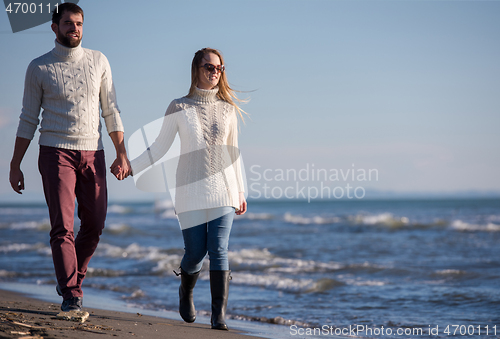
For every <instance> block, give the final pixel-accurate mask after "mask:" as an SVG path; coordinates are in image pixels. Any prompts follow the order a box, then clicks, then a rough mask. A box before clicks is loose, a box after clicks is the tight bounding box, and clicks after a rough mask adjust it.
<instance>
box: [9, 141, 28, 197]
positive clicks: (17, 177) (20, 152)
mask: <svg viewBox="0 0 500 339" xmlns="http://www.w3.org/2000/svg"><path fill="white" fill-rule="evenodd" d="M30 142H31V140H28V139H25V138H20V137H16V142H15V144H14V154H13V155H12V160H11V161H10V173H9V181H10V185H11V186H12V189H13V190H14V191H16V192H17V193H19V194H23V193H22V192H21V190H24V174H23V172H22V171H21V161H22V160H23V157H24V154H25V153H26V150H27V149H28V146H29V145H30Z"/></svg>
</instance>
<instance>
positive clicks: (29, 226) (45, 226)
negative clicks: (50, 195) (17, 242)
mask: <svg viewBox="0 0 500 339" xmlns="http://www.w3.org/2000/svg"><path fill="white" fill-rule="evenodd" d="M9 228H10V229H12V230H40V231H43V230H50V222H49V220H48V219H44V220H42V221H24V222H15V223H12V224H10V226H9Z"/></svg>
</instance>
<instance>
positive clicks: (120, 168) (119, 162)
mask: <svg viewBox="0 0 500 339" xmlns="http://www.w3.org/2000/svg"><path fill="white" fill-rule="evenodd" d="M110 169H111V173H113V175H114V176H115V177H116V179H118V180H123V179H125V178H126V177H128V176H129V175H131V174H132V167H131V166H130V162H129V161H128V158H127V156H126V155H119V156H117V157H116V159H115V161H114V162H113V164H112V165H111V167H110Z"/></svg>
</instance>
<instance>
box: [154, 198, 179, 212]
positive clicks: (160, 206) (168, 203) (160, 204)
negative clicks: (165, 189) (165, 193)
mask: <svg viewBox="0 0 500 339" xmlns="http://www.w3.org/2000/svg"><path fill="white" fill-rule="evenodd" d="M154 208H155V210H156V211H158V210H166V209H173V208H174V203H173V201H172V200H157V201H155V204H154Z"/></svg>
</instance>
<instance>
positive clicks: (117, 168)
mask: <svg viewBox="0 0 500 339" xmlns="http://www.w3.org/2000/svg"><path fill="white" fill-rule="evenodd" d="M109 136H110V137H111V140H112V141H113V144H114V145H115V150H116V159H115V161H114V162H113V164H112V165H111V173H113V174H114V176H115V177H116V179H118V180H123V179H125V178H126V177H128V176H129V175H130V174H131V173H132V168H131V167H130V162H129V161H128V158H127V151H126V150H125V143H124V142H123V132H111V133H109Z"/></svg>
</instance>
